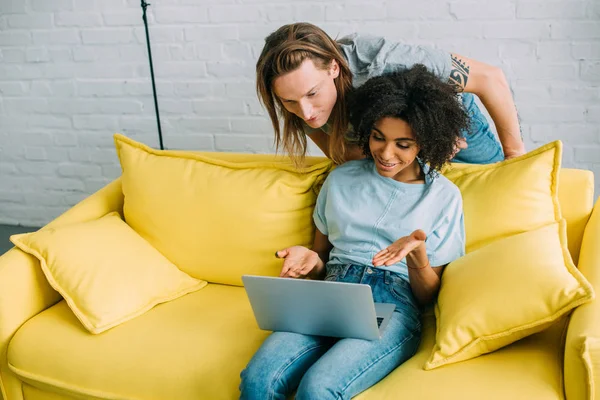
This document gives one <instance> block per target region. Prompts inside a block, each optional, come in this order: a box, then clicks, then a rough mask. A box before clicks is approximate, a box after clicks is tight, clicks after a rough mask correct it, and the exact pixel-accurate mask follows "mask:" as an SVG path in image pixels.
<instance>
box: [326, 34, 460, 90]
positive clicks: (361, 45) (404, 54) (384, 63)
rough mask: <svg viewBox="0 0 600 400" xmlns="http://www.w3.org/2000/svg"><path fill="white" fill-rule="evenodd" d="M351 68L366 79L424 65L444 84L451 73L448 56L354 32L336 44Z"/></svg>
mask: <svg viewBox="0 0 600 400" xmlns="http://www.w3.org/2000/svg"><path fill="white" fill-rule="evenodd" d="M337 42H338V43H339V44H340V46H341V48H342V51H343V52H344V54H345V56H346V59H347V60H348V63H349V64H350V69H351V70H353V72H354V73H355V74H356V73H358V74H360V75H365V78H367V77H373V76H378V75H382V74H385V73H391V72H395V71H399V70H404V69H407V68H410V67H412V66H413V65H415V64H423V65H424V66H425V67H426V68H427V69H428V70H429V71H431V72H433V73H434V74H435V75H437V76H438V77H439V78H440V79H441V80H443V81H444V82H446V81H447V80H448V78H449V77H450V71H451V70H452V60H451V58H450V53H449V52H447V51H444V50H441V49H437V48H435V47H429V46H420V45H410V44H404V43H398V42H394V41H392V40H388V39H386V38H384V37H379V36H371V35H359V34H357V33H354V34H352V35H349V36H345V37H343V38H341V39H339V40H338V41H337Z"/></svg>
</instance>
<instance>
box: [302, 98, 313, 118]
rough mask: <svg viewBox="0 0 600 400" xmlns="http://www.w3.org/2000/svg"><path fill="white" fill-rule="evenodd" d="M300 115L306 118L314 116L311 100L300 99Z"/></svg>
mask: <svg viewBox="0 0 600 400" xmlns="http://www.w3.org/2000/svg"><path fill="white" fill-rule="evenodd" d="M299 106H300V117H301V118H302V119H304V120H306V119H309V118H310V117H312V110H313V107H312V104H310V102H308V101H300V104H299Z"/></svg>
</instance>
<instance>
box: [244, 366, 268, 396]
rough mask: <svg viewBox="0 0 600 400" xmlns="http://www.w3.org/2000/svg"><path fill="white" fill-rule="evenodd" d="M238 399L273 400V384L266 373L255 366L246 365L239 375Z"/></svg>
mask: <svg viewBox="0 0 600 400" xmlns="http://www.w3.org/2000/svg"><path fill="white" fill-rule="evenodd" d="M240 378H241V382H240V387H239V389H240V399H244V400H252V399H257V400H259V399H260V400H265V399H273V398H275V392H274V390H273V383H272V382H271V379H270V378H271V377H270V376H269V374H268V371H267V370H265V369H262V368H260V366H257V365H255V364H252V363H250V364H248V366H247V367H246V369H244V370H243V371H242V373H241V374H240Z"/></svg>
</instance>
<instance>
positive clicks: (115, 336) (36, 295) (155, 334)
mask: <svg viewBox="0 0 600 400" xmlns="http://www.w3.org/2000/svg"><path fill="white" fill-rule="evenodd" d="M232 157H233V156H232ZM237 157H240V156H237ZM243 157H248V158H252V157H258V156H252V155H247V156H243ZM593 187H594V186H593V175H592V174H591V173H590V172H589V171H582V170H569V169H563V170H561V172H560V188H559V198H560V204H561V208H562V214H563V216H564V218H565V219H566V220H567V222H568V240H569V249H570V251H571V254H572V257H573V259H574V261H575V263H576V265H578V267H579V269H580V271H581V272H582V273H583V274H584V275H585V277H586V278H587V279H588V280H589V282H591V284H592V285H593V286H594V288H595V290H596V291H598V292H600V205H599V204H598V203H597V204H596V205H595V206H594V205H593ZM122 209H123V194H122V191H121V180H120V179H119V180H116V181H115V182H113V183H111V184H109V185H108V186H106V187H105V188H103V189H102V190H100V191H99V192H97V193H95V194H94V195H92V196H90V197H89V198H87V199H85V200H84V201H82V202H81V203H79V204H77V205H76V206H75V207H73V208H72V209H70V210H68V211H67V212H66V213H65V214H63V215H61V216H60V217H59V218H57V219H56V220H54V221H53V222H51V223H50V224H49V226H54V227H58V226H64V225H67V224H71V223H74V222H81V221H89V220H94V219H97V218H99V217H101V216H103V215H105V214H107V213H109V212H111V211H119V212H122ZM599 317H600V300H594V301H592V302H590V303H587V304H585V305H583V306H581V307H578V308H577V309H575V311H574V312H573V313H571V314H570V315H569V316H567V317H564V318H562V319H561V320H559V321H558V322H557V323H555V324H554V325H553V326H552V327H550V328H549V329H547V330H544V331H543V332H541V333H538V334H535V335H533V336H530V337H527V338H525V339H523V340H521V341H518V342H516V343H514V344H512V345H510V346H507V347H505V348H503V349H501V350H498V351H495V352H493V353H491V354H487V355H484V356H480V357H477V358H475V359H472V360H469V361H465V362H460V363H456V364H452V365H449V366H445V367H442V368H439V369H435V370H432V371H425V370H423V365H424V363H425V361H426V360H427V358H428V356H429V355H430V353H431V349H432V347H433V345H434V334H435V316H434V314H433V312H429V313H426V314H425V315H424V317H423V320H424V321H423V325H424V333H423V340H422V343H421V346H420V348H419V351H418V353H417V354H416V355H415V356H414V357H413V358H412V359H410V360H409V361H408V362H406V363H405V364H403V365H402V366H400V367H399V368H397V369H396V370H395V371H394V372H393V373H391V374H390V375H389V376H388V377H386V378H385V379H384V380H383V381H381V382H380V383H379V384H377V385H375V386H374V387H372V388H371V389H369V390H367V391H366V392H364V393H362V394H361V395H359V396H358V398H359V399H402V398H412V399H437V398H444V399H461V400H463V399H477V400H479V399H503V400H504V399H528V400H530V399H531V400H532V399H563V398H567V399H569V400H583V399H600V388H599V387H600V318H599ZM267 335H268V333H267V332H263V331H260V330H259V329H258V328H257V326H256V323H255V321H254V318H253V315H252V311H251V309H250V305H249V303H248V300H247V297H246V294H245V292H244V289H243V288H241V287H237V286H228V285H221V284H213V283H211V284H208V286H207V287H205V288H204V289H202V290H199V291H197V292H194V293H192V294H189V295H186V296H184V297H181V298H179V299H177V300H174V301H171V302H168V303H165V304H161V305H159V306H157V307H155V308H153V309H152V310H150V311H148V312H146V313H145V314H143V315H141V316H139V317H137V318H135V319H133V320H131V321H128V322H127V323H125V324H123V325H121V326H118V327H116V328H113V329H111V330H109V331H107V332H104V333H102V334H100V335H92V334H90V333H89V332H88V331H86V330H85V329H84V328H83V327H82V326H81V324H80V323H79V321H78V320H77V319H76V317H75V315H74V314H73V313H72V312H71V310H70V309H69V307H68V306H67V304H66V302H65V301H64V300H62V298H61V297H60V295H59V294H58V293H57V292H56V291H54V290H53V289H52V288H51V286H50V285H49V283H48V281H47V280H46V278H45V276H44V274H43V273H42V270H41V269H40V265H39V262H38V261H37V259H35V258H34V257H32V256H30V255H27V254H25V253H23V252H22V251H20V250H17V249H12V250H10V251H9V252H8V253H6V254H4V255H3V256H1V257H0V383H1V389H2V397H3V398H4V400H21V399H27V400H58V399H177V400H184V399H234V398H237V397H238V394H239V392H238V384H239V373H240V371H241V370H242V369H243V367H244V366H245V365H246V363H247V362H248V360H249V359H250V357H251V356H252V354H253V353H254V352H255V351H256V349H257V348H258V347H259V345H260V343H261V342H262V341H263V340H264V339H265V337H266V336H267ZM596 382H599V384H598V385H596V384H595V383H596Z"/></svg>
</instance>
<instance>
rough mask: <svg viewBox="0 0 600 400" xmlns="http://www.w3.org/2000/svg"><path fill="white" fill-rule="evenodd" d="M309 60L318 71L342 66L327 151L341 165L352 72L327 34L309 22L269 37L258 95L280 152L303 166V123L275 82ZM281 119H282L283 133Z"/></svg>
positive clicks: (258, 70)
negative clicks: (284, 101) (280, 95)
mask: <svg viewBox="0 0 600 400" xmlns="http://www.w3.org/2000/svg"><path fill="white" fill-rule="evenodd" d="M306 59H310V60H312V61H313V62H314V64H315V66H316V67H317V68H319V69H328V68H329V67H330V66H331V63H332V62H333V61H334V60H335V61H336V62H337V63H338V65H339V68H340V73H339V76H338V77H337V78H336V79H335V80H334V84H335V88H336V91H337V100H336V102H335V105H334V107H333V110H332V112H331V121H332V130H331V133H330V137H329V149H328V150H329V156H330V158H331V159H332V160H333V161H334V162H335V163H337V164H341V163H343V162H344V153H345V151H346V143H345V140H344V135H345V134H346V131H347V130H348V114H347V111H346V97H347V93H348V91H349V90H350V89H351V87H352V73H351V72H350V68H349V67H348V62H347V61H346V59H345V58H344V56H343V54H342V52H341V50H340V48H339V46H338V44H337V43H336V42H335V40H333V39H332V38H330V37H329V35H327V33H325V31H323V30H322V29H321V28H319V27H317V26H315V25H312V24H309V23H295V24H289V25H284V26H282V27H281V28H279V29H277V30H276V31H275V32H273V33H271V34H270V35H269V36H267V38H266V39H265V46H264V47H263V49H262V52H261V54H260V57H259V58H258V61H257V63H256V93H257V95H258V98H259V100H260V101H261V103H262V104H263V105H264V107H265V108H266V109H267V112H268V113H269V117H270V118H271V123H272V124H273V129H274V130H275V146H276V148H277V150H278V151H279V149H281V148H282V147H283V149H284V150H285V152H286V153H287V154H288V155H289V156H290V158H291V159H292V161H293V162H294V163H295V164H296V165H300V164H301V163H302V161H303V160H304V157H305V156H306V148H307V141H306V135H305V134H304V129H303V120H302V118H300V117H298V116H297V115H294V114H293V113H291V112H289V111H287V110H286V109H285V107H283V104H282V103H281V101H280V100H279V98H278V97H277V96H276V95H275V94H274V93H273V81H274V80H275V78H277V77H279V76H281V75H284V74H286V73H288V72H292V71H294V70H296V69H297V68H298V67H300V65H301V64H302V62H304V60H306ZM279 118H283V132H282V130H281V129H280V125H279V123H280V122H279Z"/></svg>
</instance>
